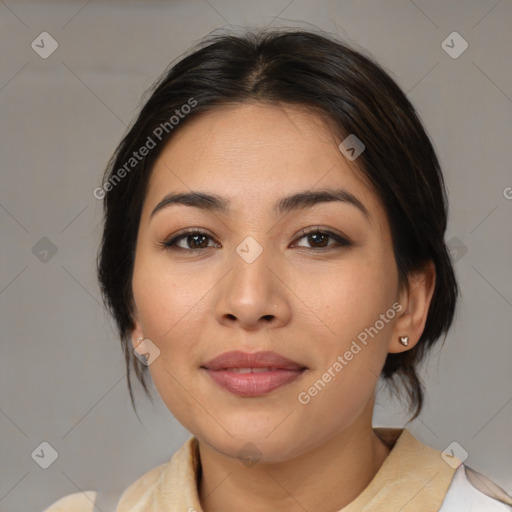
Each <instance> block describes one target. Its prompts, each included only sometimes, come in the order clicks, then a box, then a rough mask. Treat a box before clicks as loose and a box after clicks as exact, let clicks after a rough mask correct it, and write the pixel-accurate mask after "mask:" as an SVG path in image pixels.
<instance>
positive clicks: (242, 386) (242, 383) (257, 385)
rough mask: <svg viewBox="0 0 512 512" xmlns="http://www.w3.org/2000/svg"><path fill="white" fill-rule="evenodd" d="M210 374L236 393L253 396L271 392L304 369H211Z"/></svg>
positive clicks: (220, 384)
mask: <svg viewBox="0 0 512 512" xmlns="http://www.w3.org/2000/svg"><path fill="white" fill-rule="evenodd" d="M205 370H206V372H207V373H208V375H209V376H210V377H211V378H212V379H213V381H214V382H216V383H217V384H218V385H219V386H221V387H223V388H224V389H227V390H228V391H230V392H231V393H233V394H234V395H238V396H244V397H253V396H261V395H266V394H267V393H270V392H271V391H273V390H274V389H277V388H279V387H281V386H284V385H285V384H288V383H289V382H292V381H294V380H295V379H297V378H298V377H300V376H301V375H302V374H303V373H304V370H271V371H268V372H258V373H237V372H230V371H228V370H209V369H208V368H205Z"/></svg>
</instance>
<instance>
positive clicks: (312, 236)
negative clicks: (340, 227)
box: [297, 229, 351, 249]
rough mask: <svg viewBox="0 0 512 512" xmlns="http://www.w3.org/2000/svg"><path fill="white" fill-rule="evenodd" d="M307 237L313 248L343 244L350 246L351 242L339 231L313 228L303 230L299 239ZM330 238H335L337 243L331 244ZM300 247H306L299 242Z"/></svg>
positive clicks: (326, 247) (325, 247)
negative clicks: (339, 233)
mask: <svg viewBox="0 0 512 512" xmlns="http://www.w3.org/2000/svg"><path fill="white" fill-rule="evenodd" d="M302 239H306V240H307V243H309V244H310V248H311V249H330V248H333V249H334V248H336V247H341V246H349V245H351V242H350V241H349V240H348V239H347V238H345V237H343V236H340V235H338V234H337V233H333V232H331V231H322V230H319V229H313V230H310V231H307V232H302V234H301V236H300V237H299V238H298V240H302ZM329 239H332V240H334V242H335V243H332V244H330V243H329ZM297 246H298V247H306V248H308V247H307V246H304V245H299V244H297Z"/></svg>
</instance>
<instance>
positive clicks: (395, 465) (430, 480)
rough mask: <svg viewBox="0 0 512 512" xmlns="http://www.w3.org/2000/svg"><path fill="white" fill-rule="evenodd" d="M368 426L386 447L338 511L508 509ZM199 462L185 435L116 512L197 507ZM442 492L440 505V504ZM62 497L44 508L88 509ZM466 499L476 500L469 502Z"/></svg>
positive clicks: (433, 454) (409, 439) (389, 431)
mask: <svg viewBox="0 0 512 512" xmlns="http://www.w3.org/2000/svg"><path fill="white" fill-rule="evenodd" d="M374 431H375V433H376V434H377V435H378V436H379V437H380V438H381V439H382V440H383V441H384V442H385V443H386V444H387V445H388V446H389V447H390V448H392V449H391V451H390V453H389V455H388V456H387V458H386V459H385V461H384V463H383V464H382V466H381V467H380V469H379V471H378V472H377V473H376V475H375V476H374V478H373V480H372V481H371V482H370V483H369V484H368V486H367V487H366V488H365V489H364V490H363V492H362V493H361V494H360V495H359V496H358V497H357V498H356V499H355V500H354V501H352V502H351V503H350V504H349V505H347V506H345V507H343V508H342V509H341V510H340V511H339V512H356V511H357V512H361V511H364V512H391V511H393V512H396V511H400V512H434V511H440V512H461V511H464V512H469V511H485V512H489V511H495V510H496V511H502V510H503V511H509V510H512V507H510V506H508V505H512V498H510V496H508V495H507V494H505V493H504V491H503V490H502V489H500V488H499V487H497V486H495V489H494V490H495V492H496V493H497V494H498V495H499V498H500V500H503V501H496V500H497V497H496V495H494V496H493V498H489V495H490V493H489V491H486V490H485V489H481V490H478V489H477V488H475V487H474V486H472V485H471V484H470V483H469V480H468V479H467V478H466V472H465V471H466V468H465V467H464V466H463V465H461V464H460V461H458V462H459V463H457V461H456V462H455V464H454V463H453V460H450V464H449V463H448V462H445V460H444V459H443V457H442V456H441V452H440V451H438V450H435V449H433V448H430V447H428V446H426V445H424V444H423V443H421V442H420V441H418V440H417V439H416V438H415V437H414V436H413V435H412V434H411V433H410V432H409V431H408V430H407V429H393V428H374ZM199 464H200V462H199V450H198V441H197V439H196V438H195V437H191V438H190V439H189V440H188V441H187V442H186V443H185V444H184V445H183V446H182V447H181V448H180V449H179V450H178V451H177V452H176V453H175V454H174V455H173V456H172V457H171V459H170V461H169V462H168V463H166V464H162V465H160V466H157V467H155V468H154V469H152V470H151V471H149V472H147V473H146V474H145V475H143V476H142V477H140V478H139V479H138V480H136V481H135V482H134V483H132V484H131V485H130V486H129V487H128V488H127V489H126V490H125V491H124V493H123V494H122V496H121V498H120V500H119V502H118V505H117V509H116V512H203V510H202V508H201V504H200V502H199V496H198V491H197V476H198V468H199ZM467 469H469V468H467ZM471 474H472V475H473V477H472V478H473V480H476V481H483V480H482V479H481V478H479V477H482V478H483V479H485V477H483V475H480V474H479V473H476V472H474V471H471ZM475 475H477V476H476V477H475ZM454 477H456V478H454ZM487 482H488V483H489V484H490V485H495V484H492V482H490V481H489V480H487ZM455 483H456V485H454V484H455ZM466 485H467V487H466ZM484 487H487V488H488V487H489V486H488V485H486V486H484ZM484 493H485V494H484ZM73 497H75V498H76V500H77V501H76V502H74V501H73ZM445 498H447V500H446V506H442V505H443V501H445ZM80 499H82V500H83V501H80ZM63 500H68V501H67V502H66V503H63V504H61V501H62V500H59V501H58V502H57V503H55V504H54V505H52V506H51V507H50V508H48V509H46V510H45V511H44V512H64V511H65V512H93V510H94V501H91V500H90V499H83V495H81V493H79V494H77V495H71V496H67V497H66V498H64V499H63ZM478 500H483V501H481V502H479V501H478ZM460 503H465V504H466V505H465V508H459V505H460ZM471 503H476V504H477V505H475V506H474V507H473V506H471ZM478 503H480V504H481V503H483V505H478ZM507 503H508V505H507ZM468 504H469V505H468ZM480 507H483V508H480ZM104 512H106V511H104Z"/></svg>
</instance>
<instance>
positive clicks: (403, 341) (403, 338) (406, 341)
mask: <svg viewBox="0 0 512 512" xmlns="http://www.w3.org/2000/svg"><path fill="white" fill-rule="evenodd" d="M398 339H399V340H400V343H401V344H402V345H403V346H404V347H407V345H409V336H399V337H398Z"/></svg>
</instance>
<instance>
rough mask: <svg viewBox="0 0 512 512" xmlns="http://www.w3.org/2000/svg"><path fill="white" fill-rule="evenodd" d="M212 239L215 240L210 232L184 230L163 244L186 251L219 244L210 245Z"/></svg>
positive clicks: (169, 247)
mask: <svg viewBox="0 0 512 512" xmlns="http://www.w3.org/2000/svg"><path fill="white" fill-rule="evenodd" d="M210 240H211V241H213V238H212V237H211V236H210V235H209V234H208V233H205V232H203V231H197V230H186V231H182V232H181V234H180V235H178V236H174V237H172V238H170V239H169V240H167V241H165V242H163V243H162V244H161V245H163V246H164V247H166V248H168V249H178V250H184V251H194V250H200V249H207V248H208V247H218V246H219V244H214V245H209V244H208V242H209V241H210Z"/></svg>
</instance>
